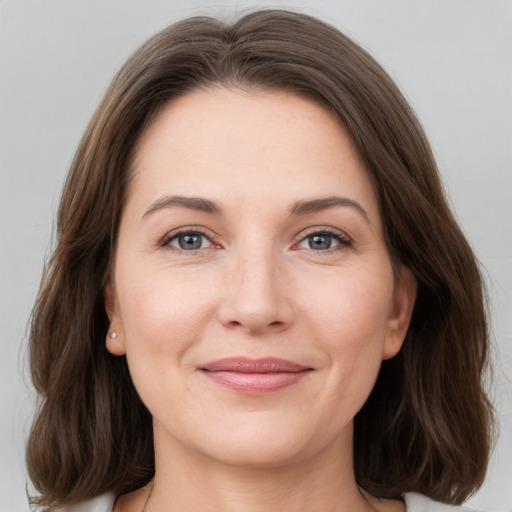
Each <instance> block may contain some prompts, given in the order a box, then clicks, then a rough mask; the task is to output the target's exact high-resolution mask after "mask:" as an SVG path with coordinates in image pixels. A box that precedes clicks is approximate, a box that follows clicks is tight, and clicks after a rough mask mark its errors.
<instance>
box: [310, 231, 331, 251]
mask: <svg viewBox="0 0 512 512" xmlns="http://www.w3.org/2000/svg"><path fill="white" fill-rule="evenodd" d="M307 240H308V244H309V248H310V249H317V250H325V249H330V247H331V245H332V236H331V235H326V234H318V235H311V236H308V238H307Z"/></svg>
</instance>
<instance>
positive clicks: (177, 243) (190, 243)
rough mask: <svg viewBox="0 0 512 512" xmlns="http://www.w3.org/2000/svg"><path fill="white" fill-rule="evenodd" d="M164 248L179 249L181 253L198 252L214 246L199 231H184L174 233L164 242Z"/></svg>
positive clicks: (162, 243)
mask: <svg viewBox="0 0 512 512" xmlns="http://www.w3.org/2000/svg"><path fill="white" fill-rule="evenodd" d="M160 245H162V246H166V247H171V248H173V249H178V250H179V251H198V250H199V249H207V248H209V247H212V246H213V244H212V242H211V241H210V239H209V238H208V237H207V236H206V235H205V234H204V233H201V232H199V231H182V232H180V233H174V234H171V235H169V236H168V237H166V238H164V240H162V242H161V244H160Z"/></svg>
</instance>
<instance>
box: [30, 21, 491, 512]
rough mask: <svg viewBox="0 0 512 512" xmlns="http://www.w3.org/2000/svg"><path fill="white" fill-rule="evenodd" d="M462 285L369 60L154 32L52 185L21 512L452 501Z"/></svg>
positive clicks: (470, 445) (228, 29) (302, 38)
mask: <svg viewBox="0 0 512 512" xmlns="http://www.w3.org/2000/svg"><path fill="white" fill-rule="evenodd" d="M482 288H483V285H482V281H481V277H480V273H479V270H478V266H477V264H476V261H475V258H474V256H473V254H472V251H471V249H470V247H469V246H468V244H467V242H466V240H465V238H464V237H463V235H462V234H461V232H460V230H459V228H458V226H457V224H456V223H455V221H454V219H453V216H452V214H451V212H450V210H449V208H448V206H447V203H446V200H445V198H444V195H443V192H442V188H441V184H440V180H439V177H438V173H437V170H436V165H435V162H434V159H433V156H432V153H431V151H430V148H429V146H428V142H427V140H426V138H425V136H424V134H423V131H422V129H421V127H420V125H419V123H418V121H417V120H416V118H415V116H414V114H413V113H412V111H411V109H410V108H409V106H408V105H407V103H406V101H405V100H404V98H403V97H402V95H401V94H400V92H399V91H398V89H397V88H396V86H395V85H394V84H393V82H392V81H391V80H390V79H389V77H388V76H387V75H386V74H385V72H384V71H383V70H382V69H381V68H380V67H379V65H378V64H377V63H376V62H375V61H374V60H373V59H372V58H371V57H370V56H369V55H368V54H367V53H365V52H364V51H363V50H362V49H361V48H359V47H358V46H357V45H355V44H354V43H353V42H352V41H350V40H349V39H348V38H346V37H345V36H344V35H342V34H340V33H339V32H338V31H337V30H335V29H334V28H332V27H330V26H328V25H326V24H324V23H322V22H320V21H318V20H315V19H313V18H311V17H308V16H305V15H301V14H296V13H290V12H286V11H259V12H255V13H253V14H250V15H247V16H245V17H244V18H242V19H241V20H239V21H238V22H236V23H235V24H234V25H224V24H222V23H221V22H219V21H216V20H213V19H210V18H193V19H189V20H186V21H184V22H181V23H179V24H176V25H174V26H171V27H169V28H168V29H167V30H164V31H163V32H162V33H160V34H158V35H157V36H155V37H154V38H152V39H151V40H150V41H148V42H147V43H146V44H145V45H144V46H143V47H142V48H141V49H139V50H138V51H137V52H136V53H135V55H134V56H133V57H132V58H131V59H130V60H129V61H128V62H127V63H126V64H125V66H124V67H123V68H122V69H121V71H120V72H119V74H118V75H117V76H116V78H115V79H114V81H113V83H112V84H111V86H110V88H109V90H108V91H107V93H106V95H105V98H104V100H103V102H102V103H101V105H100V106H99V108H98V110H97V112H96V114H95V116H94V118H93V119H92V121H91V123H90V125H89V128H88V129H87V131H86V133H85V135H84V138H83V140H82V142H81V145H80V147H79V149H78V151H77V154H76V157H75V160H74V162H73V164H72V168H71V171H70V174H69V177H68V180H67V182H66V185H65V189H64V193H63V196H62V201H61V205H60V210H59V214H58V246H57V248H56V251H55V253H54V255H53V257H52V260H51V261H50V263H49V265H48V268H47V269H46V272H45V275H44V278H43V283H42V287H41V290H40V294H39V298H38V301H37V304H36V307H35V310H34V315H33V320H32V329H31V362H32V375H33V381H34V385H35V387H36V389H37V390H38V392H39V393H40V394H41V396H42V398H43V400H42V403H41V408H40V411H39V414H38V416H37V418H36V421H35V422H34V425H33V428H32V432H31V436H30V439H29V444H28V451H27V461H28V468H29V473H30V476H31V478H32V481H33V483H34V485H35V487H36V489H37V490H38V491H39V493H40V496H39V497H36V498H34V499H33V502H34V503H35V504H39V505H42V506H50V507H63V508H62V509H63V510H98V511H110V510H115V511H116V512H126V511H130V512H131V511H134V512H142V511H145V512H149V511H151V512H156V511H159V510H165V511H172V510H180V511H181V510H224V511H228V510H237V511H239V510H287V511H294V510H308V511H310V510H311V511H312V510H319V511H328V510H336V511H354V510H358V511H359V510H360V511H370V510H381V511H403V510H408V511H415V510H416V511H420V510H436V511H437V510H444V508H443V507H444V505H441V504H440V503H439V502H443V503H446V504H453V505H458V504H460V503H462V502H463V501H464V500H465V499H466V498H467V497H468V496H469V495H470V494H471V493H472V492H473V491H474V490H475V489H477V488H478V486H479V485H480V484H481V483H482V481H483V478H484V475H485V471H486V465H487V460H488V455H489V449H490V448H489V447H490V439H491V435H490V430H491V424H492V413H491V406H490V404H489V402H488V400H487V397H486V395H485V393H484V390H483V388H482V376H483V372H484V370H485V367H486V359H487V349H488V347H487V344H488V336H487V324H486V316H485V306H484V299H483V291H482ZM88 500H92V501H88ZM446 507H447V510H448V509H450V508H449V507H448V505H446ZM450 510H451V509H450Z"/></svg>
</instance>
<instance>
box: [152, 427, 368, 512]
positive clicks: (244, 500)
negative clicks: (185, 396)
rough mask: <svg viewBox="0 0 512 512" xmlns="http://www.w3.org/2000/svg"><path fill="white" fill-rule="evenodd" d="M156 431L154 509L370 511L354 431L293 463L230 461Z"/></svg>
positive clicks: (153, 511) (161, 511) (288, 511)
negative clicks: (357, 474) (357, 469)
mask: <svg viewBox="0 0 512 512" xmlns="http://www.w3.org/2000/svg"><path fill="white" fill-rule="evenodd" d="M157 430H158V429H156V431H155V451H156V454H157V455H156V460H155V463H156V471H155V480H154V488H153V491H152V495H151V499H150V502H149V504H148V507H147V511H148V512H163V511H165V512H171V511H180V510H187V511H203V510H208V511H212V512H214V511H215V512H216V511H219V512H220V511H222V512H232V511H233V512H235V511H236V512H260V511H265V512H273V511H282V510H286V511H287V512H299V511H308V512H313V511H319V512H320V511H321V512H348V511H350V512H354V511H357V512H369V511H372V510H375V509H374V508H373V507H372V506H371V505H370V503H369V500H368V498H367V496H365V495H364V494H363V493H361V492H360V490H359V488H358V487H357V484H356V482H355V478H354V474H353V463H352V448H351V446H352V435H351V432H350V435H349V436H345V437H347V439H345V438H343V437H341V438H340V439H337V440H336V441H334V442H333V443H332V445H330V446H326V447H325V448H324V449H323V450H321V451H316V452H315V456H314V457H307V456H300V455H298V456H297V457H295V458H294V460H290V461H288V462H287V463H280V464H277V463H274V464H273V465H271V466H270V467H269V465H264V464H253V465H249V464H245V465H242V464H236V465H234V464H228V463H222V462H219V460H214V459H212V458H209V457H205V456H204V455H202V454H198V453H197V452H194V451H192V450H189V449H188V448H186V447H184V446H183V445H181V444H179V443H177V442H176V441H174V440H169V439H168V438H167V437H166V436H165V437H164V436H161V435H159V434H161V433H159V432H158V431H157Z"/></svg>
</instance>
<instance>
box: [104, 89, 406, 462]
mask: <svg viewBox="0 0 512 512" xmlns="http://www.w3.org/2000/svg"><path fill="white" fill-rule="evenodd" d="M414 293H415V284H414V279H413V278H412V277H411V276H410V273H409V272H408V271H407V270H406V269H401V272H400V276H398V277H397V276H396V275H394V273H393V271H392V266H391V262H390V257H389V254H388V252H387V249H386V245H385V242H384V237H383V227H382V220H381V218H380V215H379V205H378V201H377V198H376V194H375V191H374V189H373V186H372V183H371V180H370V179H369V178H368V176H367V173H366V171H365V169H364V166H363V164H362V162H361V160H360V158H359V156H358V154H357V151H356V149H355V147H354V146H353V144H352V142H351V140H350V139H349V138H348V136H347V133H346V132H345V130H344V128H343V127H342V126H341V124H340V123H339V122H338V121H337V119H336V118H334V116H333V115H332V114H330V113H329V112H328V111H327V110H324V109H323V108H322V107H320V106H319V105H317V104H316V103H314V102H312V101H311V100H308V99H304V98H302V97H299V96H295V95H292V94H289V93H284V92H275V91H274V92H268V91H266V92H251V93H249V92H242V91H238V90H226V89H220V88H219V89H211V90H208V91H197V92H193V93H190V94H188V95H186V96H184V97H182V98H180V99H178V100H176V101H174V102H172V103H170V104H169V105H167V106H166V107H165V108H164V109H163V111H162V112H161V113H160V114H159V115H158V117H157V118H156V119H155V120H154V121H152V123H151V124H150V125H149V127H148V128H147V129H146V131H145V132H144V134H143V136H142V138H141V140H140V141H139V143H138V146H137V152H136V158H135V174H134V179H133V181H132V183H131V184H130V189H129V193H128V198H127V202H126V205H125V208H124V211H123V214H122V219H121V225H120V230H119V235H118V245H117V252H116V255H115V262H114V270H113V274H112V276H111V280H110V282H109V284H108V286H107V288H106V305H107V311H108V314H109V318H110V321H111V326H110V331H111V332H112V331H115V332H116V333H117V337H116V338H115V339H112V338H110V337H107V348H108V350H110V352H112V353H113V354H116V355H123V354H126V357H127V360H128V364H129V368H130V372H131V376H132V378H133V381H134V384H135V386H136V388H137V390H138V392H139V394H140V396H141V398H142V400H143V402H144V403H145V404H146V406H147V407H148V409H149V411H150V412H151V414H152V416H153V419H154V429H155V446H156V447H157V450H158V447H162V450H163V449H164V447H165V449H166V450H167V451H168V453H172V450H173V449H174V448H176V447H177V446H179V447H180V450H185V451H186V452H188V453H190V454H194V455H200V456H205V457H208V459H209V460H215V461H222V462H224V463H229V464H249V465H279V464H284V463H286V462H288V461H297V460H301V459H305V458H308V457H312V456H315V454H318V453H320V452H322V450H324V449H325V448H326V447H328V446H335V447H337V448H336V449H338V448H339V446H341V445H342V446H345V447H348V446H349V445H350V444H351V441H352V420H353V418H354V415H355V414H356V413H357V411H358V410H359V409H360V408H361V406H362V405H363V403H364V402H365V400H366V398H367V397H368V395H369V393H370V391H371V389H372V386H373V384H374V382H375V379H376V376H377V374H378V371H379V367H380V364H381V361H382V360H383V359H385V358H389V357H392V356H393V355H395V354H396V353H397V352H398V350H399V349H400V346H401V343H402V340H403V337H404V335H405V332H406V329H407V326H408V322H409V318H410V314H411V310H412V305H413V302H414ZM173 447H174V448H173ZM176 449H177V448H176ZM157 455H158V453H157Z"/></svg>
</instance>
